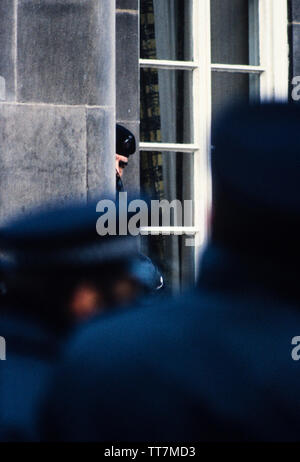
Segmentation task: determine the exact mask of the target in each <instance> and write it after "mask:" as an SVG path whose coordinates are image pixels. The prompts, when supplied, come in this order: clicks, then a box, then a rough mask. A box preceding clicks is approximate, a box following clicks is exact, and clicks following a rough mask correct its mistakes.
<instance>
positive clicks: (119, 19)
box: [116, 0, 140, 192]
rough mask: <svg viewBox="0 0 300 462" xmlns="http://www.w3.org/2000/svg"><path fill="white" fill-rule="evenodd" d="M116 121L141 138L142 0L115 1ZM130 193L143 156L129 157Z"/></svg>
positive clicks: (127, 186) (136, 183) (127, 182)
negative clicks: (140, 58)
mask: <svg viewBox="0 0 300 462" xmlns="http://www.w3.org/2000/svg"><path fill="white" fill-rule="evenodd" d="M116 7H117V9H116V59H117V61H116V89H117V94H116V96H117V99H116V102H117V120H118V122H119V123H120V124H121V125H124V126H125V127H127V128H128V129H129V130H131V131H132V132H133V133H134V135H135V137H136V140H137V145H138V141H139V120H140V114H139V97H140V91H139V11H138V8H139V0H116ZM123 181H124V187H125V189H126V190H128V192H136V191H139V189H140V156H139V152H138V150H137V152H136V153H135V154H134V155H133V156H131V157H130V160H129V163H128V166H127V167H126V169H125V171H124V177H123Z"/></svg>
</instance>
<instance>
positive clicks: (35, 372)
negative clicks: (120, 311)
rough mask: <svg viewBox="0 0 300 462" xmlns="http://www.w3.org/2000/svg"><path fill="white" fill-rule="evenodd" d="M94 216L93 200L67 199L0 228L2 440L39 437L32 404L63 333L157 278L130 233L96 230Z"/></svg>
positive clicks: (130, 300) (129, 300)
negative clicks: (71, 201)
mask: <svg viewBox="0 0 300 462" xmlns="http://www.w3.org/2000/svg"><path fill="white" fill-rule="evenodd" d="M99 216H100V214H99V213H96V204H91V205H89V206H83V205H76V204H70V205H68V206H66V207H58V208H53V209H51V210H47V209H45V210H42V211H37V212H33V213H32V214H30V215H28V216H24V217H20V218H18V219H15V220H13V221H12V222H11V223H9V224H8V225H6V226H5V227H3V228H2V229H1V230H0V248H1V250H2V254H1V281H4V283H5V290H6V293H5V294H4V295H3V296H2V297H1V305H0V335H1V336H2V337H4V338H5V340H6V345H7V359H6V361H0V441H16V440H17V441H26V440H31V441H32V440H36V439H37V438H38V436H37V434H38V431H37V430H38V429H37V422H36V416H37V409H38V405H39V402H40V399H41V397H42V395H43V393H44V392H45V390H46V384H47V381H48V380H49V377H50V376H51V374H52V371H53V367H54V365H55V363H56V361H57V359H58V357H59V354H60V350H61V345H62V344H63V342H64V341H65V340H66V338H67V336H68V334H69V332H71V330H72V329H73V328H74V327H75V326H76V325H81V324H82V323H83V322H84V321H88V320H89V319H92V318H93V317H94V316H97V315H101V316H104V315H107V316H108V315H109V314H110V313H111V312H112V310H113V309H114V308H117V307H119V308H121V307H123V308H125V307H126V306H128V305H129V304H134V303H135V302H136V301H137V300H138V299H140V298H143V297H144V296H146V295H148V294H150V293H151V291H152V287H153V286H155V284H156V283H157V282H156V279H157V277H158V276H157V275H156V274H155V272H151V271H149V270H148V267H147V262H141V260H140V258H139V254H138V253H137V246H136V240H135V239H134V238H132V237H129V236H122V237H121V236H118V235H116V236H109V235H106V236H99V235H98V234H97V232H96V222H97V219H98V218H99ZM145 268H146V269H145ZM145 271H146V274H145ZM151 278H152V279H151ZM114 311H115V310H114Z"/></svg>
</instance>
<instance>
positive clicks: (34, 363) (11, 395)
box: [0, 309, 60, 441]
mask: <svg viewBox="0 0 300 462" xmlns="http://www.w3.org/2000/svg"><path fill="white" fill-rule="evenodd" d="M0 335H1V336H2V337H4V338H5V340H6V360H5V361H0V441H35V440H37V439H38V428H37V427H38V424H37V416H38V414H39V410H40V409H39V406H40V401H41V398H42V396H43V393H44V392H45V390H46V389H47V385H46V384H47V382H48V380H49V378H50V376H51V375H52V372H53V369H54V365H55V364H56V363H57V356H58V352H59V345H60V342H59V340H58V337H57V336H56V335H55V334H54V333H53V332H52V331H50V330H48V329H46V328H45V327H43V326H42V325H41V324H39V323H37V322H35V321H32V320H29V319H25V318H22V317H21V315H17V314H4V313H3V309H1V312H0Z"/></svg>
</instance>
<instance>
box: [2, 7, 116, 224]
mask: <svg viewBox="0 0 300 462" xmlns="http://www.w3.org/2000/svg"><path fill="white" fill-rule="evenodd" d="M0 43H1V48H0V76H1V77H2V79H0V221H3V220H5V219H6V218H8V217H9V216H11V215H12V214H15V213H16V212H19V211H22V210H25V209H27V208H28V207H31V206H32V205H37V204H40V203H42V202H44V201H47V202H48V201H55V200H58V201H60V202H63V201H65V200H69V199H73V198H80V199H83V200H87V199H90V198H94V197H97V196H100V195H101V193H103V192H104V191H109V190H110V191H113V190H114V187H115V171H114V151H115V2H114V0H1V2H0ZM4 87H5V88H4Z"/></svg>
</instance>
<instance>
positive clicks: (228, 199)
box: [212, 103, 300, 262]
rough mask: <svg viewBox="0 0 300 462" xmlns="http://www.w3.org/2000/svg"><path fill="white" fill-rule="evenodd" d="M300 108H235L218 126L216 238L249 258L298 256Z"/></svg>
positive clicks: (214, 171) (214, 165) (214, 163)
mask: <svg viewBox="0 0 300 462" xmlns="http://www.w3.org/2000/svg"><path fill="white" fill-rule="evenodd" d="M299 127H300V108H299V107H298V106H297V105H289V104H283V103H277V104H275V103H274V104H263V105H257V106H256V105H255V106H247V107H238V108H232V109H231V110H229V111H228V112H227V113H226V114H223V116H222V117H221V118H220V120H219V121H218V123H217V126H216V138H215V150H214V151H213V153H212V177H213V218H212V241H213V242H214V243H216V244H220V245H222V246H225V247H227V248H230V249H232V250H234V251H237V252H240V253H241V252H242V253H244V254H247V255H249V256H252V257H253V256H254V257H255V256H258V255H259V256H260V257H264V258H266V259H270V258H271V259H273V260H276V261H279V262H281V261H286V262H289V261H291V260H294V259H295V256H296V259H295V260H297V262H298V261H299V260H298V259H299V257H300V255H298V253H299V250H297V249H298V247H299V246H298V237H299V233H300V191H299V185H300V137H299Z"/></svg>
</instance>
